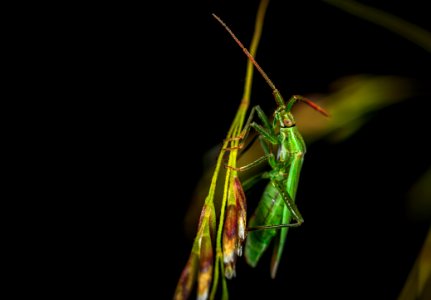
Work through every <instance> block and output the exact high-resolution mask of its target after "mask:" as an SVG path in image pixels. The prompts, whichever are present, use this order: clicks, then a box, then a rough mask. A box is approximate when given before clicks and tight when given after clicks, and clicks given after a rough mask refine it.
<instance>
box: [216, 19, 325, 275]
mask: <svg viewBox="0 0 431 300" xmlns="http://www.w3.org/2000/svg"><path fill="white" fill-rule="evenodd" d="M213 16H214V17H215V18H216V19H217V20H218V21H219V22H220V23H221V24H222V25H223V27H224V28H225V29H226V30H227V31H228V32H229V33H230V35H231V36H232V38H233V39H234V40H235V42H236V43H237V44H238V45H239V46H240V47H241V49H242V50H243V51H244V53H245V54H246V55H247V57H248V58H249V59H250V60H251V61H252V62H253V64H254V66H255V67H256V69H257V70H258V71H259V73H260V74H261V75H262V76H263V78H264V79H265V81H266V82H267V83H268V85H269V86H270V88H271V89H272V93H273V96H274V98H275V101H276V103H277V108H276V110H275V112H274V117H273V121H272V122H270V120H269V118H268V117H267V116H266V115H265V113H264V112H263V110H262V109H261V108H260V107H259V106H255V107H253V108H252V110H251V113H250V116H249V118H248V120H247V123H246V125H245V127H244V129H243V131H242V133H241V134H240V136H238V137H236V138H234V139H237V140H240V146H238V147H237V148H242V146H243V145H244V141H245V140H246V138H247V135H248V133H249V131H250V129H251V128H253V129H254V130H256V132H257V133H258V134H259V140H260V143H261V145H262V148H263V150H264V153H265V155H264V156H263V157H261V158H259V159H257V160H255V161H254V162H252V163H250V164H248V165H245V166H243V167H240V168H234V169H235V170H237V171H244V170H247V169H250V168H252V167H254V166H256V165H257V164H259V163H261V162H265V161H267V162H268V164H269V165H270V166H271V170H270V171H268V172H265V173H263V174H261V175H259V177H260V178H266V179H269V183H268V185H267V186H266V188H265V190H264V192H263V195H262V197H261V200H260V201H259V204H258V206H257V208H256V211H255V212H254V214H253V216H252V217H251V219H250V222H249V227H248V228H247V231H249V232H250V233H249V234H248V236H247V239H246V244H245V251H244V252H245V258H246V261H247V263H248V264H249V265H251V266H253V267H254V266H256V265H257V263H258V261H259V259H260V258H261V256H262V254H263V253H264V252H265V250H266V249H267V248H268V246H269V244H270V242H271V241H272V240H274V252H273V256H272V260H271V277H272V278H274V277H275V275H276V272H277V268H278V264H279V262H280V258H281V255H282V252H283V248H284V245H285V242H286V236H287V232H288V229H289V227H296V226H300V225H301V224H302V223H303V222H304V219H303V217H302V216H301V213H300V212H299V210H298V208H297V206H296V204H295V195H296V191H297V187H298V182H299V176H300V172H301V168H302V163H303V160H304V154H305V152H306V146H305V143H304V140H303V138H302V136H301V134H300V133H299V131H298V128H297V127H296V123H295V119H294V118H293V115H292V113H291V109H292V107H293V106H294V105H295V103H297V102H298V101H301V102H304V103H306V104H308V105H309V106H311V107H312V108H313V109H315V110H317V111H318V112H320V113H322V114H323V115H325V116H328V113H327V112H326V111H325V110H323V109H322V108H321V107H319V106H318V105H317V104H315V103H313V102H312V101H311V100H309V99H307V98H304V97H302V96H293V97H291V98H290V99H289V100H288V101H287V102H285V101H284V99H283V97H282V96H281V94H280V92H279V91H278V90H277V88H276V87H275V85H274V84H273V83H272V81H271V80H270V79H269V77H268V76H267V74H266V73H265V72H264V71H263V69H262V68H261V67H260V66H259V64H258V63H257V62H256V61H255V59H254V58H253V57H252V56H251V54H250V53H249V52H248V50H247V49H246V48H245V47H244V46H243V44H242V43H241V42H240V41H239V40H238V38H237V37H236V36H235V35H234V34H233V32H232V31H231V30H230V29H229V27H228V26H227V25H226V24H225V23H224V22H223V21H222V20H221V19H220V18H219V17H218V16H216V15H214V14H213ZM255 113H257V116H258V117H259V119H260V120H261V122H262V125H259V124H257V123H256V122H252V121H253V117H254V115H255ZM229 149H233V148H228V150H229ZM227 167H229V166H227ZM229 168H232V167H229ZM251 181H253V182H256V178H252V179H251ZM244 185H245V184H244ZM292 220H294V221H295V222H294V223H291V222H292Z"/></svg>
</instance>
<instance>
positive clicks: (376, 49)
mask: <svg viewBox="0 0 431 300" xmlns="http://www.w3.org/2000/svg"><path fill="white" fill-rule="evenodd" d="M291 2H292V1H272V2H271V3H270V4H269V7H268V11H267V15H266V19H265V25H264V29H263V35H262V39H261V42H260V46H259V49H258V54H257V60H258V61H259V63H260V64H261V66H263V68H264V69H265V70H266V72H267V73H268V74H269V76H270V78H271V79H272V80H273V81H274V82H275V84H276V85H277V86H278V87H279V89H280V90H281V92H282V94H284V95H285V97H288V96H289V95H292V94H307V93H314V92H327V89H328V85H329V84H330V83H331V82H332V81H334V80H335V79H337V78H339V77H343V76H347V75H353V74H360V73H367V74H376V75H398V76H405V77H409V78H417V79H419V80H420V82H421V83H422V85H421V86H422V88H423V91H424V93H425V94H426V93H427V94H426V95H422V96H418V97H415V98H412V99H409V101H404V102H401V103H399V104H396V105H393V106H390V107H387V108H385V109H383V110H380V111H377V112H375V113H373V115H372V117H371V118H370V121H369V122H368V123H366V125H365V126H364V127H362V128H361V129H360V130H359V131H358V132H357V133H355V134H354V135H353V136H352V137H350V138H349V139H347V140H344V141H342V142H340V143H337V144H331V143H328V142H325V141H323V140H322V141H319V142H316V143H314V144H313V145H311V146H310V147H309V148H308V152H307V156H306V159H305V164H304V168H303V170H302V173H301V181H300V185H299V189H298V195H297V201H298V206H299V209H300V210H301V212H302V214H303V216H304V218H305V220H306V222H305V223H304V225H303V226H301V227H300V228H298V229H295V230H291V231H290V232H289V235H288V239H287V244H286V248H285V251H284V256H283V258H282V260H281V265H280V267H279V272H278V276H277V278H276V279H275V280H272V279H271V278H270V275H269V255H267V256H265V257H264V258H263V259H262V261H261V262H260V263H259V265H258V267H257V268H256V269H252V268H250V267H248V266H247V265H246V264H245V263H244V261H243V260H242V259H241V260H240V261H239V263H238V269H237V278H235V279H233V280H231V281H230V282H229V290H230V295H231V298H232V299H242V298H246V297H247V298H249V299H258V298H260V297H261V296H265V298H267V299H279V298H282V299H284V298H289V299H297V298H311V297H312V296H313V295H316V294H317V295H319V297H331V298H337V299H352V298H355V299H356V298H358V299H364V298H367V299H370V298H371V299H374V298H375V299H394V298H395V297H396V296H397V295H398V293H399V292H400V290H401V288H402V286H403V284H404V280H405V279H406V276H407V274H408V272H409V270H410V268H411V266H412V264H413V262H414V259H415V257H416V255H417V253H418V251H419V249H420V247H421V245H422V242H423V239H424V237H425V233H426V230H427V228H428V227H427V225H428V221H427V220H416V219H414V218H413V217H412V216H410V215H408V214H407V212H406V209H405V205H406V201H407V200H406V199H407V193H408V191H409V189H410V187H411V186H412V184H413V183H414V182H416V180H418V179H419V178H420V176H421V175H422V174H423V173H424V172H425V170H426V169H427V168H429V166H430V165H431V159H430V157H429V153H430V150H431V149H430V146H428V145H427V142H428V139H429V129H430V125H429V121H428V120H429V113H430V112H429V107H430V105H429V102H430V90H429V88H431V85H430V82H431V81H430V75H429V69H430V68H431V54H430V53H427V52H426V51H425V50H423V49H422V48H420V47H418V46H416V45H415V44H412V43H411V42H409V41H407V40H405V39H403V38H401V37H399V36H397V35H396V34H393V33H391V32H389V31H387V30H385V29H383V28H380V27H378V26H377V25H374V24H371V23H369V22H367V21H364V20H362V19H359V18H357V17H355V16H352V15H349V14H347V13H346V12H344V11H341V10H339V9H337V8H335V7H332V6H329V5H327V4H324V3H321V2H319V1H312V2H308V1H307V2H305V1H301V3H294V4H292V3H291ZM297 2H299V1H297ZM362 3H368V4H372V5H374V6H375V7H378V8H381V9H384V10H386V11H388V12H391V13H394V14H396V15H398V16H400V17H402V18H404V19H406V20H408V21H411V22H413V23H415V24H417V25H420V26H423V27H424V28H427V29H428V30H431V27H430V26H429V23H428V21H429V15H427V13H426V12H427V9H425V4H420V3H414V4H413V2H408V4H407V2H404V3H403V4H395V3H387V2H384V1H362ZM162 5H166V6H160V7H154V6H151V7H143V8H141V7H139V8H138V7H122V8H121V9H118V10H117V9H116V7H115V6H113V7H109V8H108V9H107V11H108V12H109V13H105V11H104V10H103V9H102V10H101V11H98V16H102V20H103V21H100V22H99V21H95V24H93V25H94V26H93V27H92V28H94V30H93V29H92V30H91V31H90V33H88V35H89V36H90V37H89V38H88V39H89V43H90V44H96V45H97V46H98V47H96V48H95V49H96V50H95V51H94V53H93V54H92V56H94V58H95V60H96V62H97V63H95V65H94V69H95V70H96V71H95V74H96V75H94V76H93V77H94V78H95V81H94V87H96V93H95V95H94V96H95V98H97V99H98V102H99V103H100V106H99V107H98V110H97V113H96V114H95V115H96V116H97V118H96V120H97V121H95V122H96V123H97V124H96V126H95V127H93V128H95V129H94V132H93V131H91V134H89V135H90V136H91V139H90V141H89V143H90V144H93V143H94V144H96V145H97V147H96V148H95V149H96V150H94V153H93V152H91V155H90V160H91V159H94V161H92V163H91V170H90V172H85V173H86V174H84V176H88V177H94V182H95V183H94V185H93V187H94V193H92V195H93V196H94V198H95V199H97V205H95V207H94V208H93V207H92V209H94V214H92V215H91V214H90V216H96V217H95V218H94V221H92V222H93V223H94V224H93V225H94V226H93V227H91V228H92V229H91V230H90V229H89V230H88V232H87V234H86V236H88V239H86V243H88V244H86V245H88V247H84V248H83V251H82V253H83V254H82V255H83V257H84V258H85V260H86V261H88V262H89V263H88V264H87V265H86V267H87V269H86V271H85V272H83V273H84V274H83V275H82V276H83V278H84V279H83V282H85V284H86V285H88V286H91V287H93V288H94V289H95V294H97V293H98V292H97V291H102V292H104V293H107V294H116V295H117V294H118V296H121V297H122V298H126V299H129V298H130V297H131V295H133V294H138V296H139V297H140V298H146V297H147V296H148V295H150V294H152V293H155V295H157V297H155V298H157V299H170V298H172V295H173V293H174V290H175V286H176V283H177V280H178V278H179V276H180V273H181V271H182V268H183V267H184V265H185V263H186V261H187V258H188V255H189V252H190V250H191V246H192V242H193V241H192V239H190V238H188V237H187V236H186V234H185V230H184V216H185V214H186V211H187V209H188V207H189V204H190V201H191V198H192V195H193V191H194V188H195V187H196V184H197V182H198V180H199V178H200V176H201V175H202V172H203V171H204V170H203V166H204V164H203V157H204V155H205V153H206V152H207V151H208V150H209V149H211V148H212V147H214V146H216V145H217V144H219V143H220V142H221V141H222V140H223V138H224V137H225V136H226V133H227V130H228V128H229V126H230V124H231V122H232V120H233V117H234V115H235V112H236V109H237V106H238V104H239V100H240V98H241V96H242V90H243V84H244V74H245V66H246V62H247V60H246V58H245V56H244V55H243V53H242V52H241V51H240V49H239V48H238V47H237V46H236V45H235V44H234V42H233V41H232V40H231V38H230V37H229V36H228V34H227V33H226V32H225V31H224V29H223V28H222V27H221V26H220V25H219V24H218V23H217V22H216V21H215V20H214V19H213V18H212V16H211V13H212V12H215V13H216V14H218V15H219V16H220V17H221V18H222V19H223V20H224V21H225V22H226V23H227V24H228V25H229V26H230V27H231V28H232V30H233V31H234V32H235V33H236V34H237V36H238V37H239V38H240V39H241V40H242V42H243V43H244V44H245V45H249V43H250V41H251V36H252V32H253V28H254V18H255V14H256V9H257V5H258V1H194V2H189V1H187V2H174V3H170V4H165V3H163V4H162ZM100 45H103V46H102V47H99V46H100ZM92 75H93V73H91V75H89V74H85V75H84V76H89V77H91V76H92ZM98 91H100V93H97V92H98ZM251 101H252V105H254V104H260V105H261V106H262V107H263V108H264V109H265V110H266V111H267V112H270V111H271V110H272V109H273V108H274V103H273V100H272V96H271V91H270V89H269V88H268V87H267V86H266V85H265V83H264V81H263V80H261V78H260V77H259V76H255V80H254V85H253V91H252V100H251ZM100 145H102V146H100ZM250 201H251V200H250ZM255 204H256V203H255V202H254V203H252V202H249V209H250V210H251V209H252V208H253V205H255ZM249 213H251V211H249ZM87 249H88V250H87ZM192 298H194V296H193V297H192Z"/></svg>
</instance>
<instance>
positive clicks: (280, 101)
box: [212, 14, 284, 106]
mask: <svg viewBox="0 0 431 300" xmlns="http://www.w3.org/2000/svg"><path fill="white" fill-rule="evenodd" d="M212 15H213V17H214V18H215V19H216V20H217V21H218V22H219V23H220V24H221V25H222V26H223V27H224V28H225V29H226V31H227V32H229V34H230V35H231V36H232V38H233V39H234V41H235V42H236V43H237V44H238V46H240V47H241V49H242V51H243V52H244V53H245V55H247V57H248V59H250V61H251V62H252V63H253V65H254V66H255V67H256V69H257V70H258V71H259V73H260V74H261V75H262V77H263V78H264V79H265V81H266V82H267V83H268V85H269V87H270V88H271V89H272V93H273V94H274V97H275V101H276V102H277V104H278V105H279V106H284V100H283V98H282V97H281V95H280V92H279V91H278V90H277V88H276V87H275V85H274V83H273V82H272V81H271V79H269V77H268V75H267V74H266V73H265V71H264V70H263V69H262V68H261V66H260V65H259V64H258V63H257V61H256V60H255V59H254V57H253V56H252V55H251V54H250V52H248V50H247V48H246V47H245V46H244V45H243V44H242V43H241V41H240V40H239V39H238V38H237V37H236V35H235V34H234V33H233V32H232V30H230V28H229V27H228V26H227V25H226V24H225V23H224V22H223V21H222V19H220V18H219V17H218V16H217V15H216V14H212Z"/></svg>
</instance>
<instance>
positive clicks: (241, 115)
mask: <svg viewBox="0 0 431 300" xmlns="http://www.w3.org/2000/svg"><path fill="white" fill-rule="evenodd" d="M268 4H269V0H261V2H260V4H259V8H258V12H257V15H256V22H255V28H254V34H253V39H252V43H251V47H250V53H251V55H253V56H255V54H256V51H257V47H258V45H259V41H260V37H261V34H262V27H263V21H264V18H265V13H266V9H267V7H268ZM253 71H254V67H253V64H252V63H251V62H250V60H249V61H248V63H247V70H246V77H245V84H244V94H243V97H242V100H241V103H240V106H239V108H238V111H237V113H236V115H235V118H234V121H233V123H232V125H231V127H230V129H229V132H228V134H227V139H230V138H232V137H235V136H238V135H239V134H240V133H241V130H242V127H243V124H244V119H245V116H246V113H247V109H248V107H249V105H250V95H251V85H252V81H253ZM238 143H239V141H233V142H232V144H231V145H232V147H236V146H238ZM228 144H229V141H227V140H226V141H225V142H224V143H223V147H222V150H221V151H220V154H219V156H218V159H217V165H216V169H215V171H214V175H213V178H212V182H211V186H210V192H209V195H208V197H207V199H206V200H205V201H206V202H207V201H213V200H214V193H215V186H216V182H217V177H218V172H219V170H220V166H221V163H222V160H223V157H224V154H225V152H226V150H224V149H225V148H226V147H227V146H228ZM237 153H238V151H237V150H231V151H230V152H229V159H228V162H229V165H230V166H233V167H235V166H236V158H237ZM236 173H237V172H236V171H232V170H230V169H227V170H226V177H225V185H224V190H223V199H222V203H221V208H220V218H219V223H218V229H217V239H216V258H215V264H214V266H215V268H214V278H213V285H212V288H211V294H210V299H211V300H213V299H214V298H215V295H216V291H217V287H218V281H219V276H220V274H219V272H220V271H219V270H221V273H222V299H228V297H229V296H228V291H227V283H226V278H225V276H224V264H223V251H222V232H223V224H224V217H225V210H226V202H227V198H228V191H229V188H230V186H231V182H232V178H233V176H234V175H236ZM218 266H220V268H219V267H218Z"/></svg>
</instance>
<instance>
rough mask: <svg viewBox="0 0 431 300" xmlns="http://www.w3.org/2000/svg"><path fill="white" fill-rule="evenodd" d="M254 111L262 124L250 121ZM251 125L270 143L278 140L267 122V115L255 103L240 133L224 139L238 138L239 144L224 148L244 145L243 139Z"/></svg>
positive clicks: (231, 148) (237, 147)
mask: <svg viewBox="0 0 431 300" xmlns="http://www.w3.org/2000/svg"><path fill="white" fill-rule="evenodd" d="M255 112H256V113H257V116H258V117H259V119H260V120H261V121H262V124H263V126H262V125H259V124H257V123H256V122H252V121H253V117H254V114H255ZM251 127H252V128H254V129H255V130H256V131H257V132H258V133H259V134H260V135H262V136H264V137H265V139H267V140H268V141H270V142H271V143H273V144H276V143H277V142H278V141H277V136H276V135H275V133H274V129H273V126H272V125H271V123H270V122H269V119H268V117H267V116H266V115H265V113H264V111H263V110H262V109H261V108H260V106H259V105H256V106H254V107H253V108H252V109H251V112H250V116H249V117H248V120H247V122H246V124H245V126H244V129H243V130H242V132H241V134H240V135H239V136H236V137H232V138H229V139H226V140H225V141H234V140H240V144H239V145H238V146H236V147H227V148H224V149H225V150H233V149H241V148H242V147H244V144H245V141H246V139H247V137H248V134H249V132H250V128H251Z"/></svg>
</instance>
